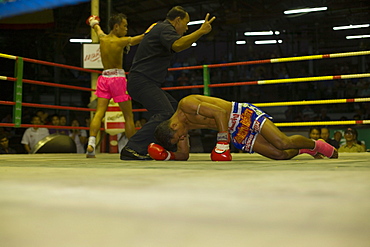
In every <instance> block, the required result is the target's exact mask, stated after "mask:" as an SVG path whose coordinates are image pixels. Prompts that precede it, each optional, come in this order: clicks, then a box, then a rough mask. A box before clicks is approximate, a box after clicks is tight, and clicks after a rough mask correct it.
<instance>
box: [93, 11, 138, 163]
mask: <svg viewBox="0 0 370 247" xmlns="http://www.w3.org/2000/svg"><path fill="white" fill-rule="evenodd" d="M99 22H100V18H99V17H98V16H90V17H89V18H88V19H87V20H86V23H87V24H88V25H90V26H91V27H92V28H93V29H94V31H95V32H96V34H97V35H98V37H99V43H100V53H101V61H102V63H103V67H104V71H103V73H102V75H101V76H99V78H98V82H97V88H96V93H95V94H96V96H98V104H97V107H96V112H95V115H94V118H93V119H92V121H91V124H90V137H89V141H88V146H87V153H86V157H87V158H95V139H96V135H97V134H98V132H99V129H100V126H101V121H102V119H103V117H104V116H105V112H106V110H107V108H108V105H109V101H110V99H112V98H113V100H114V102H116V103H118V105H119V108H120V109H121V111H122V114H123V116H124V118H125V122H126V123H125V135H126V137H127V138H130V137H131V136H133V135H134V134H135V132H136V129H135V124H134V116H133V114H132V103H131V97H130V96H129V95H128V94H127V81H126V75H125V71H124V70H123V69H122V57H123V52H124V50H126V51H128V50H129V48H130V46H131V45H137V44H139V43H140V41H141V40H142V39H143V37H144V34H141V35H137V36H134V37H125V36H126V34H127V17H126V16H125V15H124V14H117V15H113V16H111V17H110V19H109V27H110V29H111V30H112V31H110V33H109V34H105V33H104V32H103V31H102V29H101V28H100V26H99Z"/></svg>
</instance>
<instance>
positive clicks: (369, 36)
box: [346, 35, 370, 39]
mask: <svg viewBox="0 0 370 247" xmlns="http://www.w3.org/2000/svg"><path fill="white" fill-rule="evenodd" d="M365 38H370V35H352V36H346V39H365Z"/></svg>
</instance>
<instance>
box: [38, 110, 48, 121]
mask: <svg viewBox="0 0 370 247" xmlns="http://www.w3.org/2000/svg"><path fill="white" fill-rule="evenodd" d="M36 116H38V117H39V118H40V121H41V122H40V123H41V124H47V119H48V116H49V114H48V113H47V112H44V111H43V110H38V111H37V112H36Z"/></svg>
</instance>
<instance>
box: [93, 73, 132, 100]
mask: <svg viewBox="0 0 370 247" xmlns="http://www.w3.org/2000/svg"><path fill="white" fill-rule="evenodd" d="M95 94H96V96H98V97H99V98H104V99H111V98H113V100H114V102H116V103H119V102H124V101H128V100H131V97H130V95H128V93H127V80H126V75H125V71H124V70H123V69H107V70H104V71H103V74H102V75H101V76H99V78H98V83H97V86H96V92H95Z"/></svg>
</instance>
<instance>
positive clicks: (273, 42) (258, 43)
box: [254, 39, 283, 45]
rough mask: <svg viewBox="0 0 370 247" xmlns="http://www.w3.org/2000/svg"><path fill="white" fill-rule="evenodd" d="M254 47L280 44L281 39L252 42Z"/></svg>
mask: <svg viewBox="0 0 370 247" xmlns="http://www.w3.org/2000/svg"><path fill="white" fill-rule="evenodd" d="M254 43H255V44H256V45H267V44H277V43H279V44H281V43H283V41H282V40H281V39H279V40H256V41H254Z"/></svg>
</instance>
